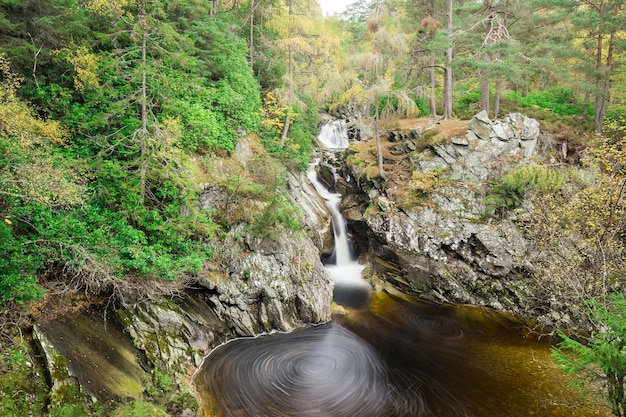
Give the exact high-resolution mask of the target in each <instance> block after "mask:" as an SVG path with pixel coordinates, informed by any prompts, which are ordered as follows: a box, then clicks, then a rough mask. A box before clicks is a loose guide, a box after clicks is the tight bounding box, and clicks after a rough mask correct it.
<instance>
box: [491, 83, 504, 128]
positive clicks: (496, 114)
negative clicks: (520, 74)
mask: <svg viewBox="0 0 626 417" xmlns="http://www.w3.org/2000/svg"><path fill="white" fill-rule="evenodd" d="M501 93H502V81H500V80H499V81H497V82H496V93H495V96H494V98H493V118H494V119H497V118H498V117H499V116H500V96H501Z"/></svg>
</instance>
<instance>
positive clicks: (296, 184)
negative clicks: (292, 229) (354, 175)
mask: <svg viewBox="0 0 626 417" xmlns="http://www.w3.org/2000/svg"><path fill="white" fill-rule="evenodd" d="M287 180H288V183H287V184H288V191H289V196H290V197H291V199H292V200H293V201H294V203H295V204H297V205H298V206H299V207H301V208H302V211H303V214H304V216H303V219H304V224H305V226H306V228H307V229H308V230H309V231H310V237H311V239H313V243H315V246H317V248H318V249H319V250H320V251H322V252H326V251H328V250H330V248H332V245H333V230H332V223H331V218H330V215H329V214H328V209H327V208H326V204H325V202H324V199H323V198H322V197H321V196H320V195H319V194H318V192H317V190H316V189H315V187H313V184H311V182H310V181H309V179H308V178H307V176H306V174H305V173H301V172H297V173H294V172H288V174H287Z"/></svg>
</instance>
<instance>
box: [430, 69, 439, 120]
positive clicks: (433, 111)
mask: <svg viewBox="0 0 626 417" xmlns="http://www.w3.org/2000/svg"><path fill="white" fill-rule="evenodd" d="M428 75H429V76H430V97H429V100H428V101H429V103H428V105H429V107H430V116H431V117H437V97H436V95H435V90H436V88H437V78H436V77H435V75H436V74H435V60H434V59H431V61H430V71H429V74H428Z"/></svg>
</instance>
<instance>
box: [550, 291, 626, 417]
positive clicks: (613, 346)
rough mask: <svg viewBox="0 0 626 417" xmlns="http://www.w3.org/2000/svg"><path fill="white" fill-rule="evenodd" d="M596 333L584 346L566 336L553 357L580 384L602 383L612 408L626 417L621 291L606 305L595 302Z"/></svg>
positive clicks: (625, 311) (625, 325)
mask: <svg viewBox="0 0 626 417" xmlns="http://www.w3.org/2000/svg"><path fill="white" fill-rule="evenodd" d="M589 305H590V306H591V309H590V311H589V314H590V315H591V319H592V322H593V324H594V330H593V332H592V333H591V336H590V337H589V338H588V340H586V341H585V343H582V342H579V341H577V340H575V339H573V338H571V337H569V336H567V335H565V334H564V333H562V332H561V333H560V336H561V337H562V338H563V341H562V342H560V343H559V344H558V347H556V348H553V351H552V353H553V356H554V357H555V358H556V360H557V362H558V363H559V365H560V366H561V368H562V369H563V371H564V372H566V373H569V374H572V375H574V376H575V378H576V380H577V381H578V382H579V383H581V384H582V383H584V382H600V383H601V384H602V386H603V388H604V396H605V398H606V400H607V403H608V405H609V407H611V410H612V411H613V414H615V415H616V416H618V417H624V416H626V397H625V395H624V387H625V386H626V298H624V294H623V293H621V292H616V293H613V294H611V295H610V297H609V298H608V299H607V300H606V303H602V302H599V301H597V300H596V301H592V302H590V303H589Z"/></svg>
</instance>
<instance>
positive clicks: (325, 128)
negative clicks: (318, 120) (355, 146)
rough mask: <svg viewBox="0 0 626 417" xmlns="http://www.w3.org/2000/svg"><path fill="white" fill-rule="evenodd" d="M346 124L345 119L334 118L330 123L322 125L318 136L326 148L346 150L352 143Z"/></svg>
mask: <svg viewBox="0 0 626 417" xmlns="http://www.w3.org/2000/svg"><path fill="white" fill-rule="evenodd" d="M346 125H347V123H346V121H345V120H333V121H332V122H330V123H325V124H323V125H322V127H320V132H319V134H318V136H317V138H318V139H319V141H320V142H321V143H322V145H324V147H326V149H331V150H344V149H346V148H347V147H348V146H349V145H350V141H349V140H348V128H347V126H346Z"/></svg>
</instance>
